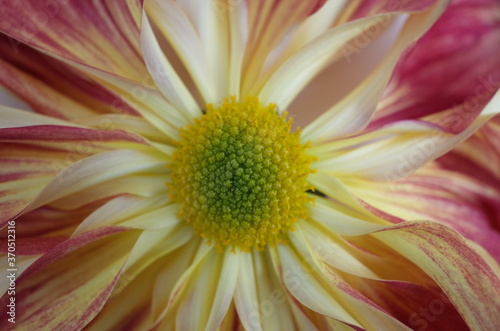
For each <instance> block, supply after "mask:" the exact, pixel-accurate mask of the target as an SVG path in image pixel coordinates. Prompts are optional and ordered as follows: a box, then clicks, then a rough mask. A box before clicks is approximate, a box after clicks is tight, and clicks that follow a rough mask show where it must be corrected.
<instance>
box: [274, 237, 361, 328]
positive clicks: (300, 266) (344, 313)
mask: <svg viewBox="0 0 500 331" xmlns="http://www.w3.org/2000/svg"><path fill="white" fill-rule="evenodd" d="M278 252H279V259H280V264H279V267H280V268H281V270H282V280H283V282H284V284H285V286H286V288H287V290H288V291H289V292H290V293H291V294H292V295H293V296H294V297H295V298H297V300H299V301H300V302H301V303H302V304H304V305H305V306H307V307H309V308H310V309H312V310H314V311H316V312H318V313H320V314H323V315H326V316H329V317H331V318H334V319H337V320H340V321H343V322H345V323H349V324H351V325H355V326H358V327H361V325H360V324H358V322H357V321H356V319H355V318H354V317H353V316H352V315H351V314H350V312H349V311H348V310H346V308H345V307H344V305H343V304H342V302H339V298H338V297H334V296H332V293H331V292H330V291H325V288H324V286H323V285H322V284H321V283H320V282H319V280H318V279H316V277H314V275H312V274H310V273H309V272H308V271H309V270H310V266H308V265H307V262H302V259H301V257H300V256H298V255H297V253H296V252H295V251H294V249H293V247H290V246H289V245H280V246H278ZM278 269H279V268H278Z"/></svg>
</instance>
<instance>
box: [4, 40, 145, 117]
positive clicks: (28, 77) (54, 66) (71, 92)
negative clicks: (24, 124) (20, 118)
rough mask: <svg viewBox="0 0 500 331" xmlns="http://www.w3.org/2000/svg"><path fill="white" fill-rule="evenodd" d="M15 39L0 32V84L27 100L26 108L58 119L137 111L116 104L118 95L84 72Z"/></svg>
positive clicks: (133, 112)
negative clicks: (18, 42)
mask: <svg viewBox="0 0 500 331" xmlns="http://www.w3.org/2000/svg"><path fill="white" fill-rule="evenodd" d="M16 43H17V41H15V40H13V39H11V38H10V39H9V38H7V36H5V35H3V34H0V63H1V64H0V85H3V86H5V87H6V88H8V89H9V90H10V91H12V92H13V93H15V94H16V95H17V96H18V97H20V98H22V99H23V100H24V101H25V102H27V103H28V104H29V106H30V108H29V109H32V110H34V111H36V112H38V113H42V114H46V115H50V116H53V117H57V118H61V119H75V118H84V117H87V116H94V115H96V114H100V113H121V114H137V112H135V111H134V110H133V109H132V108H130V107H126V106H125V105H123V104H118V102H117V96H115V95H113V94H112V93H110V92H109V91H107V90H106V89H105V88H104V87H103V86H101V85H99V84H97V83H95V82H92V81H91V80H90V79H89V77H88V76H87V75H85V74H84V73H81V72H77V71H75V70H74V69H73V68H71V67H70V66H69V65H67V64H65V63H62V62H61V61H59V60H56V59H54V58H53V57H50V56H48V55H45V54H43V53H41V52H40V51H37V50H35V49H33V48H31V47H29V46H27V45H25V44H19V45H17V44H16ZM2 103H3V102H2ZM23 109H27V108H25V107H23Z"/></svg>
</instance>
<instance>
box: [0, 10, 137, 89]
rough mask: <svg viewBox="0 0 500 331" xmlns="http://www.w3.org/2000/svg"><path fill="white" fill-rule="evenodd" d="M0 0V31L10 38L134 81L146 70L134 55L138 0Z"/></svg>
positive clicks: (135, 52)
mask: <svg viewBox="0 0 500 331" xmlns="http://www.w3.org/2000/svg"><path fill="white" fill-rule="evenodd" d="M0 5H1V7H2V8H3V10H2V12H1V14H0V22H1V23H0V31H2V32H3V33H5V34H7V35H9V36H10V37H12V38H14V39H15V40H19V41H21V42H23V43H26V44H28V45H30V46H33V47H36V48H38V49H40V50H43V51H44V52H47V53H49V54H51V55H55V56H58V57H62V58H65V59H67V60H70V61H73V62H77V63H82V64H86V65H90V66H93V67H96V68H99V69H101V70H106V71H108V72H111V73H114V74H117V75H121V76H124V77H127V78H131V79H135V80H137V81H142V80H143V79H144V76H145V75H147V71H146V68H145V66H144V63H143V62H142V60H141V58H140V55H139V19H140V13H141V7H142V5H141V1H136V0H129V1H122V2H115V1H104V2H67V3H64V4H63V3H61V2H50V3H47V2H46V1H39V0H32V1H25V2H23V3H22V4H21V3H13V2H9V1H2V2H1V3H0ZM19 13H22V14H23V15H24V16H23V17H19Z"/></svg>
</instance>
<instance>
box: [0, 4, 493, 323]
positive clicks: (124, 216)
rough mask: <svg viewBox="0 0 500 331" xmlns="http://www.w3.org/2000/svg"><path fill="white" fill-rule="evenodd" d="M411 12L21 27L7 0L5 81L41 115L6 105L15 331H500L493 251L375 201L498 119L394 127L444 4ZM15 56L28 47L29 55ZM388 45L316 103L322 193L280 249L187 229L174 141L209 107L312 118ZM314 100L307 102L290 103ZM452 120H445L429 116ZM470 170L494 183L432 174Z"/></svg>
mask: <svg viewBox="0 0 500 331" xmlns="http://www.w3.org/2000/svg"><path fill="white" fill-rule="evenodd" d="M398 3H399V5H398V6H394V4H393V3H392V2H391V1H356V2H344V1H341V2H338V1H333V0H330V1H306V2H304V1H296V0H289V1H288V0H287V1H236V2H233V1H208V0H207V1H205V0H203V1H190V0H183V1H163V2H162V1H155V0H151V1H148V2H147V3H146V4H145V6H144V10H143V8H142V2H141V1H128V2H121V3H119V4H118V3H115V2H111V1H105V2H102V3H97V2H88V3H87V2H85V3H66V2H65V3H64V4H63V3H62V2H57V3H56V2H54V3H53V4H51V5H49V4H48V3H46V2H42V1H36V0H33V1H29V3H28V5H26V8H24V13H23V15H24V16H26V17H28V19H27V20H26V21H24V23H23V21H22V20H19V19H18V18H19V17H18V15H17V14H16V13H17V12H18V11H19V10H20V9H19V8H20V7H19V6H21V5H20V4H17V3H16V4H10V3H9V4H7V3H5V4H4V5H5V6H4V7H5V8H6V9H5V10H4V11H3V12H2V16H1V17H0V18H2V21H1V23H0V30H1V31H2V32H3V33H5V34H6V35H8V36H9V37H8V38H7V39H5V38H4V39H3V40H2V43H1V44H0V47H1V48H2V50H5V53H4V54H5V55H3V56H2V57H1V60H0V61H1V62H0V82H2V84H3V85H4V86H5V87H7V88H9V89H11V90H12V91H13V92H14V93H16V94H17V95H18V96H19V97H21V98H23V99H25V100H27V102H28V104H29V105H30V106H31V107H32V108H33V109H34V110H35V111H36V112H39V113H41V114H45V115H40V114H35V113H31V112H20V111H17V110H13V109H10V108H1V109H0V114H1V115H0V116H2V122H1V125H2V128H1V129H0V140H1V141H2V145H1V146H2V147H0V153H1V154H0V165H1V167H2V168H1V173H0V179H1V181H0V187H2V192H1V193H0V211H2V216H3V219H2V221H3V222H4V223H5V222H7V221H9V220H11V221H12V220H15V222H16V226H17V228H16V230H17V231H18V242H17V246H16V247H17V252H16V254H17V255H18V260H17V263H18V266H19V271H20V272H22V274H21V276H20V277H19V278H18V279H17V283H16V284H17V290H18V292H17V297H16V300H19V301H18V306H17V307H18V309H19V311H20V313H19V314H18V316H17V321H18V323H20V324H22V325H24V327H25V328H28V329H30V328H31V329H33V328H35V327H44V328H46V329H54V328H62V329H81V328H83V327H88V328H89V329H95V330H102V329H123V328H135V329H150V328H151V327H153V328H157V329H159V330H175V329H177V330H214V331H215V330H234V329H243V328H244V329H248V330H275V329H289V330H293V329H299V330H325V329H335V330H337V329H339V330H342V329H346V330H347V329H356V330H362V329H374V330H378V329H384V330H406V329H411V328H416V327H419V326H426V327H427V326H431V327H433V328H435V329H445V328H449V327H454V328H457V327H458V328H463V327H465V326H466V325H467V326H468V327H470V328H472V329H477V330H480V329H488V328H493V327H494V326H495V325H496V324H498V323H500V321H499V320H498V316H497V314H496V313H497V312H498V310H499V306H500V303H499V302H498V298H499V297H500V293H498V289H499V288H500V284H499V280H498V274H497V272H498V270H497V269H498V268H497V265H496V264H495V263H494V262H493V261H492V260H490V258H489V257H488V256H487V254H485V253H484V252H482V251H481V250H480V248H478V247H477V246H475V245H474V244H472V243H470V242H468V241H466V240H465V239H464V238H463V237H462V236H461V235H459V234H458V233H457V232H455V231H453V230H451V229H450V228H447V227H445V226H444V225H442V224H439V223H434V222H431V221H412V222H404V220H411V219H415V217H414V214H409V213H403V214H398V213H397V212H394V210H395V208H399V209H398V210H396V211H398V212H399V211H400V210H404V208H405V206H404V203H400V204H399V205H398V204H395V203H394V204H391V208H389V207H387V206H386V205H383V203H386V201H383V200H381V199H379V200H377V199H374V198H373V196H372V195H370V194H371V192H373V191H370V190H372V189H373V188H374V187H377V188H380V187H383V186H384V185H383V184H384V181H385V180H393V179H395V178H400V177H404V176H407V175H409V174H410V173H412V172H414V171H416V170H417V169H418V168H419V167H421V166H423V165H424V164H425V163H427V162H428V161H431V160H432V159H434V158H436V157H438V156H440V155H442V154H443V153H445V152H446V151H448V150H450V149H451V148H452V147H453V146H454V145H456V144H458V143H459V142H461V141H462V140H464V139H466V138H467V137H468V136H470V135H471V134H473V132H474V131H475V130H477V129H478V128H479V127H480V126H481V125H482V124H484V123H485V122H486V121H488V120H489V119H491V118H492V117H493V116H494V115H495V114H497V113H498V112H499V110H500V109H499V108H498V101H499V98H500V94H497V96H495V97H494V98H493V99H492V101H491V102H489V104H488V106H486V107H483V106H485V105H486V103H487V102H488V101H489V99H490V98H491V96H492V95H493V94H492V93H490V94H489V96H488V98H484V100H481V102H479V103H478V106H477V107H478V108H477V109H476V110H477V111H474V112H472V113H471V114H469V115H470V116H467V117H466V118H462V117H460V118H457V117H454V116H462V114H463V112H461V110H462V109H463V108H460V107H455V108H454V107H452V106H453V105H448V104H447V105H446V106H445V107H443V108H439V109H433V110H432V111H429V112H424V113H418V112H414V111H411V112H412V113H414V116H413V117H411V116H410V117H404V116H403V117H398V116H400V114H401V113H402V112H400V111H401V110H402V109H405V108H404V107H405V106H408V104H402V103H399V101H401V100H399V99H397V96H399V95H402V94H403V92H401V91H405V93H406V92H407V93H410V92H415V91H418V89H416V88H414V85H412V84H410V83H407V84H406V83H405V84H403V83H404V82H407V80H405V77H407V76H408V75H407V74H405V73H406V72H407V71H405V70H408V71H409V72H413V71H412V70H413V69H412V67H411V65H409V64H408V62H405V63H403V64H401V63H400V64H399V65H398V67H397V69H396V70H399V71H397V73H396V76H395V78H393V80H392V81H391V83H390V84H392V85H390V89H389V90H385V91H386V92H385V99H384V100H385V101H383V102H382V104H381V103H379V100H380V99H381V98H382V95H383V93H384V87H385V85H386V84H387V82H388V81H389V79H390V77H391V72H392V70H393V69H394V68H395V67H396V64H397V61H398V59H399V57H400V55H401V54H402V52H403V51H404V50H405V49H406V48H407V47H408V45H410V44H411V43H412V42H413V41H414V40H415V39H416V38H418V37H419V36H421V35H422V34H423V33H424V32H425V31H426V30H427V29H428V28H429V27H430V26H431V25H432V24H433V23H434V21H436V19H437V18H438V17H439V16H440V15H441V13H442V12H443V10H444V9H445V7H446V4H447V3H446V1H437V0H436V1H430V0H429V1H419V2H404V3H401V2H398ZM454 10H456V9H454ZM141 14H142V17H141ZM16 15H17V16H16ZM484 17H490V16H488V15H486V16H484ZM43 18H50V20H49V19H47V20H46V21H43ZM445 18H446V17H445ZM490 18H491V17H490ZM70 23H71V24H70ZM476 23H477V22H475V21H474V22H473V25H474V26H477V24H476ZM481 24H482V23H481ZM438 27H439V26H438ZM441 28H442V26H441ZM27 29H28V30H29V29H31V32H29V31H28V30H27ZM64 29H67V30H66V32H63V31H65V30H64ZM139 29H140V31H139ZM27 31H28V32H27ZM481 31H483V32H484V31H486V32H484V35H488V36H489V37H485V38H486V39H488V38H493V39H494V38H496V37H495V36H496V34H495V33H491V30H490V29H485V30H481ZM481 33H482V32H481ZM481 33H480V34H481ZM481 35H483V34H481ZM432 36H435V35H431V37H429V38H434V37H432ZM492 36H493V37H492ZM366 37H367V40H368V41H367V43H366V44H360V40H364V39H362V38H365V39H366ZM9 38H10V39H9ZM139 38H140V40H139ZM488 40H490V39H488ZM12 42H14V46H16V47H19V48H23V49H26V53H24V54H22V56H20V57H19V58H17V57H16V56H15V48H11V47H9V45H10V46H12ZM19 42H22V43H24V44H22V45H21V44H19ZM425 42H429V41H428V40H427V41H425V40H424V43H425ZM78 45H82V46H85V47H82V48H78V47H76V48H75V46H78ZM29 46H31V47H34V48H33V49H31V48H29ZM352 47H356V48H354V51H353V48H352ZM417 47H418V45H417ZM377 48H379V50H380V56H377V57H376V58H375V60H374V63H373V64H371V65H369V66H367V67H366V68H362V69H360V71H359V72H360V73H359V75H358V77H357V78H356V79H354V80H353V82H351V83H349V84H346V85H348V86H347V87H346V88H344V89H340V92H339V93H338V95H336V96H332V97H330V96H329V97H326V98H325V100H323V101H321V103H323V104H322V106H319V107H318V109H320V110H323V111H325V113H324V115H323V116H321V117H319V118H318V119H317V120H316V121H314V122H313V123H312V124H311V125H309V126H308V127H306V129H305V130H304V135H303V140H304V142H306V141H310V142H311V148H310V149H308V153H310V154H312V155H315V156H317V157H318V161H316V162H314V163H313V164H312V165H313V167H314V168H315V169H316V170H317V173H315V174H312V175H310V176H309V177H308V181H309V183H310V184H312V185H313V186H314V187H315V188H316V189H317V190H318V192H316V193H317V194H318V195H320V196H319V197H317V199H316V201H315V203H314V204H311V205H310V206H309V215H308V216H307V217H306V218H304V219H299V220H298V221H297V224H296V226H295V230H294V231H291V232H290V233H289V234H288V236H287V238H286V241H285V242H284V243H282V244H277V245H275V246H270V247H266V248H265V249H264V250H263V251H257V250H250V252H241V251H239V250H237V249H233V248H232V247H231V246H227V247H224V248H223V249H220V250H218V249H217V248H216V247H214V246H213V245H211V244H210V243H209V241H208V240H207V239H203V238H200V237H199V236H198V235H196V234H195V232H194V231H193V229H192V227H191V226H190V225H189V224H188V223H186V222H184V221H182V219H180V218H179V216H178V210H179V206H178V205H177V203H174V202H172V201H171V200H170V197H169V189H168V187H167V186H166V185H165V182H166V181H169V171H170V170H169V169H168V168H167V167H166V165H167V164H168V163H170V161H171V155H172V153H173V152H174V151H175V146H176V143H175V140H177V139H178V137H179V128H182V127H186V126H187V125H190V124H192V123H193V122H194V121H195V120H196V119H197V118H198V117H199V116H201V114H203V113H204V107H205V104H206V103H214V104H217V103H220V102H221V101H222V99H223V98H225V97H228V96H230V95H234V96H235V97H236V98H237V99H238V100H240V99H242V98H243V97H245V96H248V95H253V96H258V97H259V98H260V99H261V101H262V102H263V103H265V104H267V103H270V102H275V103H277V106H278V109H279V112H281V113H283V112H284V111H285V110H287V109H290V110H292V111H295V110H297V109H299V110H300V111H302V112H308V111H309V109H310V108H311V109H312V108H314V107H315V105H316V102H315V100H314V99H315V94H314V93H310V92H311V90H312V89H314V87H315V86H317V85H316V84H317V83H318V81H319V78H321V76H322V75H323V73H326V75H325V76H324V77H327V78H329V80H330V81H331V80H332V76H331V75H332V73H333V74H335V73H337V76H336V77H335V80H337V81H339V82H341V83H340V85H341V84H342V83H343V81H344V79H346V77H347V70H345V71H341V70H340V71H339V68H355V67H358V66H359V65H360V64H361V63H364V62H365V60H366V57H363V56H366V55H363V54H367V53H368V55H370V54H371V51H372V50H373V49H377ZM416 49H418V48H416ZM40 52H44V53H46V54H47V55H43V56H42V55H41V53H40ZM486 53H487V52H486ZM434 54H435V53H432V55H434ZM481 54H482V55H484V54H485V53H481ZM488 54H489V53H488ZM417 55H418V53H417ZM476 55H477V56H480V54H479V53H474V56H476ZM40 56H41V61H40V62H37V61H31V58H35V57H40ZM143 57H144V59H143ZM434 60H435V58H432V61H434ZM346 61H347V62H349V61H352V63H351V65H352V67H349V66H346ZM407 61H408V60H407ZM432 61H430V62H432ZM31 62H33V63H31ZM410 62H411V61H410ZM58 63H61V67H59V68H58V67H56V64H58ZM495 63H496V62H494V60H492V61H491V62H488V64H487V66H491V67H494V66H496V65H497V64H495ZM408 66H409V67H411V68H410V69H407V68H408ZM419 66H422V65H421V64H419ZM431 68H432V66H431ZM401 82H403V83H401ZM400 85H401V86H405V87H404V89H403V90H398V88H400ZM408 86H410V87H408ZM485 88H486V87H485ZM80 89H81V90H82V93H81V94H80V93H78V91H79V90H80ZM486 90H488V88H486ZM387 91H388V92H387ZM430 95H433V94H432V93H431V94H430ZM89 96H90V97H89ZM304 100H308V103H309V104H308V106H309V108H305V109H300V107H297V105H300V104H301V103H300V102H301V101H302V102H303V101H304ZM394 100H396V101H394ZM409 100H410V101H412V102H415V100H416V99H414V98H409ZM393 101H394V102H393ZM410 103H411V102H410ZM323 106H324V107H323ZM414 106H415V107H417V106H416V104H415V105H414ZM408 107H410V106H408ZM483 108H484V110H483ZM480 110H482V113H481V115H479V111H480ZM375 111H377V113H375ZM440 111H443V112H442V113H443V114H445V115H446V116H445V115H443V114H438V115H431V116H428V117H425V118H423V117H421V116H423V115H429V114H434V113H439V112H440ZM374 114H375V116H376V121H375V122H373V121H372V122H371V120H372V117H373V116H374ZM46 115H49V116H52V117H49V116H46ZM478 115H479V116H478ZM54 117H55V118H58V119H55V118H54ZM476 117H477V118H476ZM450 119H451V120H450ZM454 119H456V120H457V122H458V125H453V123H454V122H453V120H454ZM370 122H371V123H372V124H371V125H370ZM373 123H375V124H373ZM492 125H496V124H492ZM367 128H368V129H367ZM485 130H488V129H485ZM495 137H496V136H495ZM472 141H476V140H472ZM488 143H490V142H489V141H488ZM472 144H473V145H474V146H484V144H483V141H482V142H481V143H477V144H476V143H472ZM422 146H424V147H425V148H426V149H424V150H423V151H422ZM466 146H467V145H466ZM481 148H483V147H481ZM484 150H485V151H487V153H490V152H491V150H492V148H491V147H489V148H487V147H484ZM457 155H467V156H468V157H470V158H473V159H474V160H475V162H476V163H479V164H481V165H482V166H483V167H485V168H487V167H488V165H485V164H484V162H483V163H482V161H480V160H482V156H480V155H479V154H478V153H474V154H472V153H471V152H470V149H468V148H466V149H465V150H462V149H460V150H458V151H457V152H454V153H452V154H449V155H448V156H446V157H444V158H442V159H440V160H439V161H438V162H439V163H437V164H438V165H439V167H440V169H439V170H440V171H442V172H446V171H453V172H454V173H456V172H462V175H461V176H462V177H461V178H465V175H464V174H466V173H467V171H466V169H464V168H460V169H459V170H458V169H454V170H450V169H449V168H450V167H449V164H448V163H446V160H449V159H450V158H453V157H457ZM401 159H403V161H406V162H407V163H401V162H400V160H401ZM435 167H437V166H434V168H431V170H432V171H435ZM494 169H495V168H493V169H489V171H490V172H492V173H494V172H495V170H494ZM422 171H423V173H425V171H427V170H426V169H425V168H424V170H422ZM435 174H436V172H432V173H431V175H435ZM419 176H421V173H420V172H417V175H416V177H413V178H417V179H418V178H421V177H419ZM436 176H437V175H436ZM410 178H412V177H410ZM410 180H411V179H410ZM455 182H456V181H454V183H455ZM458 183H459V187H460V185H461V184H460V182H458ZM476 184H477V183H476ZM464 186H466V185H464ZM424 187H425V186H424ZM425 188H428V187H425ZM417 192H420V191H417ZM433 192H435V191H433ZM438 192H441V191H438ZM488 194H489V193H488ZM388 196H390V195H389V194H388ZM418 199H419V203H420V205H425V203H423V202H422V201H420V200H421V198H420V197H418ZM381 201H382V202H381ZM401 201H408V200H401ZM369 204H373V205H369ZM394 206H397V207H394ZM377 207H378V208H380V209H382V211H380V212H379V211H378V210H377V209H376V208H377ZM388 213H392V214H393V215H389V214H388ZM388 216H391V217H392V218H391V217H388ZM424 216H426V215H424ZM397 217H400V218H397ZM428 218H434V219H435V217H425V219H428ZM438 220H439V219H438ZM394 223H398V224H394ZM459 230H460V229H459ZM3 231H4V232H3V233H2V238H5V237H6V236H5V231H6V228H5V227H4V229H3ZM465 235H467V233H465ZM471 238H472V237H471ZM473 239H474V238H473ZM0 244H1V245H2V247H4V241H1V242H0ZM2 252H3V253H5V250H2ZM75 261H77V263H75ZM69 265H71V266H73V265H74V267H71V268H68V266H69ZM3 284H4V283H2V286H3ZM7 285H8V284H7ZM3 288H6V286H3ZM131 298H133V300H131ZM0 300H2V304H5V303H6V302H7V301H8V300H9V295H8V294H5V295H4V296H3V297H2V298H1V299H0ZM436 300H438V301H436ZM422 305H424V306H426V307H428V311H430V312H431V313H433V314H434V315H432V316H431V317H430V318H429V317H428V316H429V315H426V314H424V313H422V311H421V310H419V308H420V307H421V306H422ZM436 305H437V306H436ZM438 308H439V311H441V310H442V309H443V311H442V312H440V313H439V314H438V313H434V311H437V310H436V309H438ZM433 309H434V310H433ZM445 311H446V313H444V312H445ZM60 312H63V313H60ZM437 315H439V316H437ZM193 316H195V317H196V318H194V317H193ZM1 323H4V324H2V327H5V328H7V327H9V326H11V325H9V324H7V322H6V321H5V320H2V321H1Z"/></svg>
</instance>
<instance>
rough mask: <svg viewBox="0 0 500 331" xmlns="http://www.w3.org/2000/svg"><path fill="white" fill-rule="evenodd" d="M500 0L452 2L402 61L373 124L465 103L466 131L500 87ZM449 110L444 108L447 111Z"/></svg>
mask: <svg viewBox="0 0 500 331" xmlns="http://www.w3.org/2000/svg"><path fill="white" fill-rule="evenodd" d="M499 11H500V3H498V1H495V0H480V1H469V0H466V1H452V4H451V5H450V7H449V8H448V9H447V10H446V12H445V13H444V14H443V16H442V17H441V18H440V19H439V20H438V21H437V23H436V24H435V25H434V26H433V28H432V29H431V30H430V31H429V32H428V33H426V34H425V35H424V37H422V38H421V39H420V40H419V41H418V42H417V43H416V44H415V45H414V47H413V48H412V49H411V50H409V51H408V52H407V53H406V55H405V56H404V57H403V58H402V59H401V60H400V62H399V65H398V67H397V69H396V71H395V74H394V77H393V79H392V82H391V84H390V85H389V87H388V90H387V93H386V95H385V99H384V100H383V101H382V104H381V106H380V107H379V109H378V113H377V116H376V120H375V121H374V122H373V123H372V125H371V126H372V127H378V126H380V125H383V124H386V123H389V122H393V121H398V120H402V119H410V118H419V117H420V118H421V117H423V116H426V115H430V114H439V116H436V117H435V118H433V121H441V122H442V121H443V120H444V119H442V118H443V117H446V116H449V115H450V114H448V113H446V112H443V111H445V110H446V109H449V108H451V107H453V106H455V105H461V108H462V109H461V111H462V113H463V114H464V115H467V116H462V118H461V121H460V122H452V123H446V122H445V123H442V125H443V126H444V127H445V128H447V129H450V128H453V130H455V131H460V130H462V129H463V128H464V127H465V126H466V125H468V123H470V122H471V121H472V120H473V119H474V117H475V116H477V114H478V113H479V112H480V111H481V109H482V108H483V107H484V105H485V103H486V102H487V101H488V100H489V99H491V97H492V95H493V94H494V93H495V91H496V90H497V89H498V88H499V87H500V57H498V54H499V53H500V25H499V22H498V13H499ZM442 112H443V113H442Z"/></svg>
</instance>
